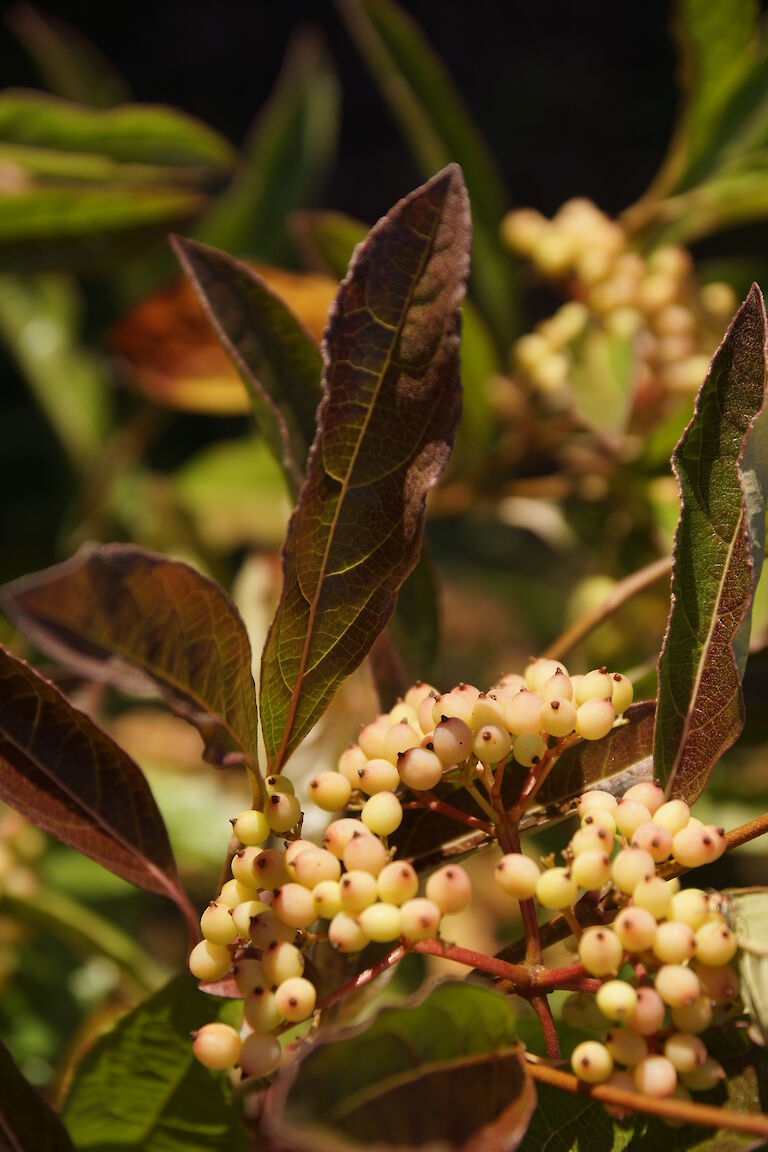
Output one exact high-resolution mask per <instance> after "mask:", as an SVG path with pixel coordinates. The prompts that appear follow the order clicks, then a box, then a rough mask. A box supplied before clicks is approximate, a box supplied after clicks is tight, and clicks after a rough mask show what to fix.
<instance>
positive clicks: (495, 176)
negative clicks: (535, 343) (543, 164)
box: [338, 0, 516, 347]
mask: <svg viewBox="0 0 768 1152" xmlns="http://www.w3.org/2000/svg"><path fill="white" fill-rule="evenodd" d="M338 6H339V9H340V11H341V14H342V16H343V17H344V20H345V22H346V24H347V27H348V28H349V31H350V34H351V36H352V38H353V39H354V41H355V43H356V44H357V46H358V48H359V50H360V53H361V55H362V56H363V58H364V59H365V62H366V64H367V65H368V67H369V68H370V70H371V73H372V74H373V76H374V79H375V80H376V81H377V83H378V85H379V87H380V89H381V92H382V94H383V96H384V98H385V99H386V100H387V102H388V104H389V106H390V109H391V111H392V114H393V116H394V117H395V119H396V120H397V122H398V124H399V126H400V129H401V131H402V132H403V135H404V136H405V138H406V141H407V143H408V145H409V147H410V149H411V153H412V154H413V157H414V159H415V161H416V163H417V164H418V165H419V168H420V170H421V172H422V174H423V175H424V176H429V175H430V173H432V172H434V171H435V170H436V169H438V168H442V167H443V166H444V165H446V164H448V163H449V162H451V161H455V162H457V163H458V164H460V165H461V167H462V169H463V171H464V176H465V179H466V182H467V189H468V191H469V196H470V201H471V204H472V215H473V225H474V234H475V251H474V258H473V262H472V281H473V285H474V288H475V290H476V293H477V297H478V302H479V303H480V305H481V307H482V309H483V312H484V313H485V315H486V317H487V319H488V322H489V324H490V325H491V326H492V328H493V330H494V332H495V334H496V336H497V338H499V339H500V340H501V342H502V344H503V345H504V346H505V347H506V345H507V344H508V343H509V340H510V339H511V337H512V335H513V329H514V323H515V300H516V288H515V278H514V270H513V264H512V261H511V259H510V257H509V256H508V254H507V253H506V252H505V251H504V250H503V249H502V247H501V244H500V243H499V239H498V231H499V225H500V223H501V218H502V216H503V214H504V212H505V211H506V209H507V207H508V197H507V193H506V190H505V188H504V184H503V181H502V179H501V176H500V174H499V172H498V169H497V167H496V164H495V161H494V159H493V156H492V154H491V152H490V151H489V149H488V148H487V147H486V145H485V143H484V141H483V138H482V135H481V133H480V132H479V131H478V128H477V126H476V125H475V124H474V123H473V121H472V119H471V117H470V115H469V113H468V111H467V109H466V108H465V106H464V104H463V102H462V100H461V97H460V95H459V93H458V92H457V90H456V88H455V85H454V84H453V81H452V80H451V78H450V77H449V75H448V74H447V72H446V70H445V67H444V65H443V63H442V61H441V60H440V59H439V58H438V57H437V56H436V55H435V53H434V52H433V50H432V48H431V46H430V45H429V43H428V42H427V40H426V38H425V37H424V35H423V33H422V31H421V29H420V28H419V27H418V25H417V24H416V23H415V22H414V21H413V20H412V18H411V16H410V15H409V14H408V13H407V12H406V11H405V10H404V9H403V8H401V7H399V6H398V5H397V4H395V3H394V2H393V0H338Z"/></svg>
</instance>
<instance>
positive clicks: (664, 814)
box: [653, 800, 691, 836]
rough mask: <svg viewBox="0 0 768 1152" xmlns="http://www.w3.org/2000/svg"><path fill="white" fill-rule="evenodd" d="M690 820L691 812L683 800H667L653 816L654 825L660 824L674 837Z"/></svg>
mask: <svg viewBox="0 0 768 1152" xmlns="http://www.w3.org/2000/svg"><path fill="white" fill-rule="evenodd" d="M690 818H691V810H690V808H689V807H688V805H687V804H686V802H685V801H684V800H668V801H667V802H666V804H662V805H661V807H660V808H657V809H656V811H655V812H654V814H653V819H654V823H656V824H661V825H662V826H663V827H664V828H666V829H668V831H670V832H671V833H672V835H673V836H674V835H675V834H676V833H678V832H681V831H682V829H683V828H685V827H686V825H687V824H688V821H689V820H690Z"/></svg>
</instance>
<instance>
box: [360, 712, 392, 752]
mask: <svg viewBox="0 0 768 1152" xmlns="http://www.w3.org/2000/svg"><path fill="white" fill-rule="evenodd" d="M389 728H390V724H389V717H388V716H380V717H379V718H378V719H377V720H374V721H373V722H372V723H371V724H365V725H364V726H363V727H362V728H361V729H360V731H359V733H358V736H357V742H358V744H359V745H360V747H361V748H362V750H363V752H365V755H366V757H367V758H368V759H369V760H381V759H386V756H385V753H386V750H387V747H386V739H387V733H388V732H389Z"/></svg>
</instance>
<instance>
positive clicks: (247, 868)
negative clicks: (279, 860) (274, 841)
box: [230, 848, 263, 888]
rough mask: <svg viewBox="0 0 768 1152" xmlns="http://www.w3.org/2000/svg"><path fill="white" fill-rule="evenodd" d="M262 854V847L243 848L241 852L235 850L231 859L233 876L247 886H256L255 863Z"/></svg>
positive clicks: (239, 882)
mask: <svg viewBox="0 0 768 1152" xmlns="http://www.w3.org/2000/svg"><path fill="white" fill-rule="evenodd" d="M261 855H263V853H262V850H261V848H241V849H240V851H239V852H235V854H234V856H233V857H232V860H231V861H230V868H231V870H232V878H233V879H234V880H237V882H238V884H242V885H244V886H245V887H247V888H253V887H255V885H256V883H257V880H256V878H255V876H254V872H253V865H254V863H255V862H256V860H258V858H259V856H261Z"/></svg>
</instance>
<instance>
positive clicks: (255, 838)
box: [232, 808, 271, 847]
mask: <svg viewBox="0 0 768 1152" xmlns="http://www.w3.org/2000/svg"><path fill="white" fill-rule="evenodd" d="M232 831H233V832H234V834H235V836H237V838H238V840H239V841H240V843H241V844H246V845H248V846H256V847H258V846H259V845H261V844H263V843H264V842H265V841H266V840H268V839H269V836H270V832H271V828H270V826H269V821H268V820H267V818H266V816H265V815H264V813H263V812H258V811H256V810H255V809H252V808H249V809H248V810H247V811H245V812H240V813H239V815H237V816H235V818H234V820H233V821H232Z"/></svg>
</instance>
